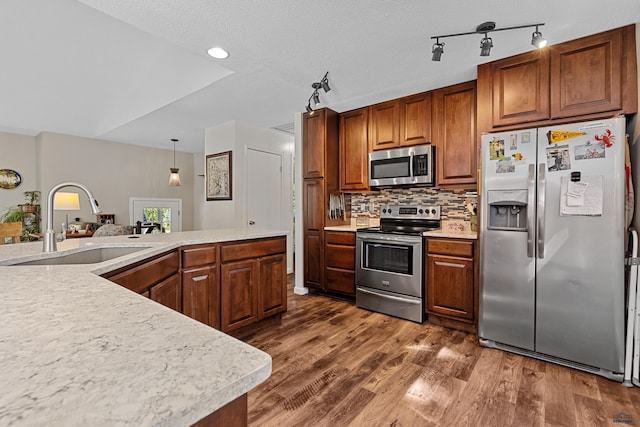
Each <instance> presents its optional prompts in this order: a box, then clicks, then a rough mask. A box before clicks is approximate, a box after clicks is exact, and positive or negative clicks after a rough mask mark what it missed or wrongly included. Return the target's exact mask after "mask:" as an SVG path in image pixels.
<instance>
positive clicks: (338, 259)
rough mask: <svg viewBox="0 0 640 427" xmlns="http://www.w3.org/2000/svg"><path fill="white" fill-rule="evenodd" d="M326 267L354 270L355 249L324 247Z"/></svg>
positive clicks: (333, 246) (350, 247) (351, 247)
mask: <svg viewBox="0 0 640 427" xmlns="http://www.w3.org/2000/svg"><path fill="white" fill-rule="evenodd" d="M325 257H326V260H327V267H335V268H342V269H345V270H352V271H353V270H355V259H356V248H355V247H353V246H336V245H326V253H325Z"/></svg>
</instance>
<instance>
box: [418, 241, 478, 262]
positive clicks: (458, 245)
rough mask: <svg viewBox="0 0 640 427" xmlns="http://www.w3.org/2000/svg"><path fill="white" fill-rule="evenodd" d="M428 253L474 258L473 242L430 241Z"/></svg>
mask: <svg viewBox="0 0 640 427" xmlns="http://www.w3.org/2000/svg"><path fill="white" fill-rule="evenodd" d="M427 252H428V253H434V254H443V255H454V256H462V257H468V258H473V242H470V241H467V240H462V241H461V240H453V239H450V240H449V239H447V240H445V239H428V240H427Z"/></svg>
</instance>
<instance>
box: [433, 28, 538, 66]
mask: <svg viewBox="0 0 640 427" xmlns="http://www.w3.org/2000/svg"><path fill="white" fill-rule="evenodd" d="M543 25H544V22H541V23H538V24H527V25H517V26H515V27H505V28H496V23H495V22H494V21H487V22H483V23H482V24H480V25H478V26H477V27H476V30H475V31H468V32H465V33H456V34H443V35H438V36H432V37H431V39H435V40H436V42H435V43H434V44H433V47H432V48H431V53H432V54H433V56H432V57H431V60H432V61H440V57H441V56H442V53H443V52H444V43H441V42H440V39H442V38H445V37H457V36H466V35H469V34H483V35H484V37H483V38H482V40H480V56H489V55H490V53H491V48H492V47H493V39H492V38H491V37H489V36H488V33H492V32H496V31H506V30H516V29H519V28H532V27H535V28H536V31H535V32H534V33H533V34H532V35H531V44H532V45H534V46H536V47H538V48H542V47H544V46H546V45H547V41H546V40H545V39H544V38H543V37H542V33H541V32H540V31H538V27H541V26H543Z"/></svg>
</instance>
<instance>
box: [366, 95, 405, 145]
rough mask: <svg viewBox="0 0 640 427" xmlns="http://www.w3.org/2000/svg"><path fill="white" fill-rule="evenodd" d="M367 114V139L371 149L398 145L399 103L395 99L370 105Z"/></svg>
mask: <svg viewBox="0 0 640 427" xmlns="http://www.w3.org/2000/svg"><path fill="white" fill-rule="evenodd" d="M369 116H370V117H369V120H370V123H371V127H370V131H369V141H370V142H371V149H372V150H385V149H388V148H394V147H398V146H400V103H399V102H398V100H397V99H396V100H393V101H389V102H383V103H381V104H376V105H372V106H371V107H370V109H369Z"/></svg>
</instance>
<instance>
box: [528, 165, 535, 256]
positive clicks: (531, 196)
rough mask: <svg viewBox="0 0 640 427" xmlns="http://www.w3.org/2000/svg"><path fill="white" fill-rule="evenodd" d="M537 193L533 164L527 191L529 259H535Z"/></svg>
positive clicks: (530, 169) (530, 168)
mask: <svg viewBox="0 0 640 427" xmlns="http://www.w3.org/2000/svg"><path fill="white" fill-rule="evenodd" d="M535 191H536V165H535V163H532V164H530V165H529V180H528V191H527V202H528V205H529V208H528V209H527V212H528V213H527V256H528V257H529V258H533V257H534V256H535V255H534V249H535V239H536V238H535V225H536V218H535V214H534V212H535V209H533V206H534V204H535V200H536V199H535Z"/></svg>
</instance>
